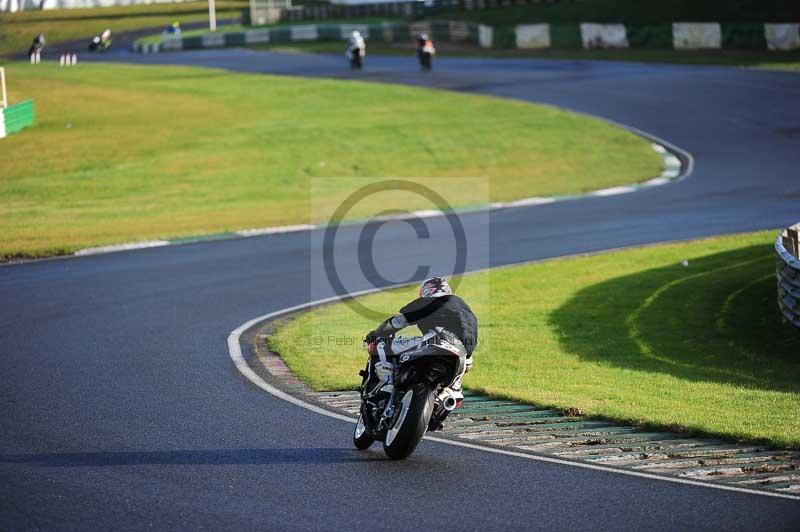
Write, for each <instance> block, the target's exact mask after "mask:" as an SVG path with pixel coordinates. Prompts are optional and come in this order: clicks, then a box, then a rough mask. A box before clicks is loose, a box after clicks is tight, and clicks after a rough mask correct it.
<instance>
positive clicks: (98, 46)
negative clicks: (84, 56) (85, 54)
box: [89, 30, 111, 52]
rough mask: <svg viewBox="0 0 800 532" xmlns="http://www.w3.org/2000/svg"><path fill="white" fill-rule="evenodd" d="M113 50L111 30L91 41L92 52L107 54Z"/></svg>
mask: <svg viewBox="0 0 800 532" xmlns="http://www.w3.org/2000/svg"><path fill="white" fill-rule="evenodd" d="M109 48H111V30H106V31H104V32H103V33H101V34H100V35H95V36H94V37H92V39H91V40H90V41H89V51H90V52H105V51H106V50H108V49H109Z"/></svg>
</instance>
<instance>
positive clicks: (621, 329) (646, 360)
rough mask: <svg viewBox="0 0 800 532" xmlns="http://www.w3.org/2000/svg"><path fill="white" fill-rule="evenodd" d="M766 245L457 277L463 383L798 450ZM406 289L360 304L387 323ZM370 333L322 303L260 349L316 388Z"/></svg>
mask: <svg viewBox="0 0 800 532" xmlns="http://www.w3.org/2000/svg"><path fill="white" fill-rule="evenodd" d="M774 236H775V234H774V233H754V234H747V235H736V236H730V237H723V238H715V239H708V240H702V241H695V242H688V243H678V244H667V245H658V246H650V247H645V248H639V249H633V250H626V251H620V252H613V253H604V254H599V255H593V256H586V257H579V258H567V259H559V260H552V261H546V262H540V263H533V264H529V265H524V266H517V267H511V268H505V269H498V270H493V271H490V272H485V273H479V274H474V275H470V276H467V277H466V278H465V279H464V282H463V284H462V285H461V286H462V290H460V293H461V294H462V296H463V297H464V298H465V299H466V300H467V301H468V302H470V304H471V306H472V307H473V310H474V311H475V312H476V314H477V315H478V317H479V319H480V322H481V341H480V345H479V347H478V349H477V350H476V353H475V360H476V362H475V370H474V371H473V372H472V373H470V374H469V375H467V377H466V379H465V384H466V386H468V387H469V388H471V389H474V390H478V391H482V392H486V393H489V394H491V395H493V396H497V397H503V398H511V399H516V400H520V401H525V402H532V403H535V404H540V405H543V406H548V407H556V408H577V409H579V410H580V411H582V412H584V413H585V414H588V415H597V416H603V417H608V418H611V419H614V420H618V421H623V422H632V423H635V424H642V425H652V426H657V427H667V428H670V429H677V430H682V431H686V432H690V433H701V434H709V435H721V436H725V437H732V438H738V439H744V440H754V441H766V442H768V443H770V444H773V445H776V446H789V447H800V332H799V331H797V330H794V329H791V328H789V327H788V326H785V325H783V324H782V323H781V322H780V319H779V313H778V310H777V303H776V301H775V299H776V290H775V273H774V269H775V264H774V257H773V250H772V242H773V239H774ZM684 260H686V261H688V265H687V266H683V265H682V261H684ZM487 288H488V290H487ZM413 292H414V289H413V288H412V289H401V290H395V291H391V292H386V293H381V294H377V295H373V296H368V297H367V298H364V300H363V301H364V302H365V303H366V304H368V305H369V306H370V307H371V308H375V309H382V310H385V311H386V313H387V314H388V313H392V312H396V310H397V308H399V307H400V306H401V305H402V304H404V303H405V302H406V301H407V300H409V299H411V298H413V295H414V294H413ZM374 325H375V324H373V323H369V322H367V321H366V320H364V319H363V318H360V317H359V316H357V315H355V313H353V312H350V311H348V309H347V308H346V307H345V306H343V305H342V304H337V305H332V306H328V307H323V308H321V309H318V310H315V311H312V312H309V313H307V314H303V315H301V316H299V317H297V318H296V319H295V320H293V321H291V322H288V323H287V324H286V325H284V326H282V327H281V328H280V329H279V330H278V332H277V334H276V335H275V336H274V337H273V338H272V340H271V347H273V348H274V349H275V350H277V351H278V352H280V353H281V355H282V356H283V358H284V360H286V362H287V364H288V365H289V366H290V367H291V368H292V370H293V371H294V372H295V373H296V374H297V375H298V376H299V377H301V378H302V379H303V380H304V381H305V382H307V383H308V384H309V385H310V386H312V387H313V388H314V389H316V390H334V389H345V388H354V387H356V386H357V384H358V370H359V369H361V367H362V365H363V361H364V356H363V352H362V351H363V350H362V349H361V348H360V338H362V337H363V335H364V334H365V333H366V332H367V331H369V330H371V329H372V328H373V327H374ZM317 339H319V340H317Z"/></svg>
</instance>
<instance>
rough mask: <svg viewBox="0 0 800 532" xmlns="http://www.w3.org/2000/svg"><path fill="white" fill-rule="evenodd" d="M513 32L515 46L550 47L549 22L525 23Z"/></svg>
mask: <svg viewBox="0 0 800 532" xmlns="http://www.w3.org/2000/svg"><path fill="white" fill-rule="evenodd" d="M514 32H515V33H516V37H517V48H550V24H526V25H524V26H517V27H516V28H515V29H514Z"/></svg>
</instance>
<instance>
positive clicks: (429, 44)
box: [417, 33, 436, 70]
mask: <svg viewBox="0 0 800 532" xmlns="http://www.w3.org/2000/svg"><path fill="white" fill-rule="evenodd" d="M435 53H436V48H434V47H433V41H432V40H431V38H430V36H429V35H428V34H427V33H420V34H419V35H417V57H418V58H419V62H420V64H421V65H422V68H423V69H425V70H430V68H431V64H430V57H431V56H433V54H435ZM425 54H428V58H427V62H426V59H425Z"/></svg>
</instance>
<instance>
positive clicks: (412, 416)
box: [383, 383, 433, 460]
mask: <svg viewBox="0 0 800 532" xmlns="http://www.w3.org/2000/svg"><path fill="white" fill-rule="evenodd" d="M398 408H400V412H399V414H398V416H397V420H396V421H395V423H394V426H393V427H392V428H391V429H389V430H388V431H387V433H386V438H385V440H384V443H383V452H385V453H386V456H388V457H389V458H391V459H392V460H403V459H404V458H407V457H408V456H409V455H410V454H411V453H413V452H414V449H416V448H417V445H418V444H419V442H420V440H421V439H422V436H424V435H425V430H426V429H427V428H428V422H429V421H430V419H431V413H432V412H433V391H432V390H431V389H430V388H429V387H428V385H426V384H424V383H419V384H416V385H414V387H413V388H411V389H410V390H408V391H407V392H406V393H405V394H404V395H403V398H402V399H401V401H400V405H399V407H398Z"/></svg>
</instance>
